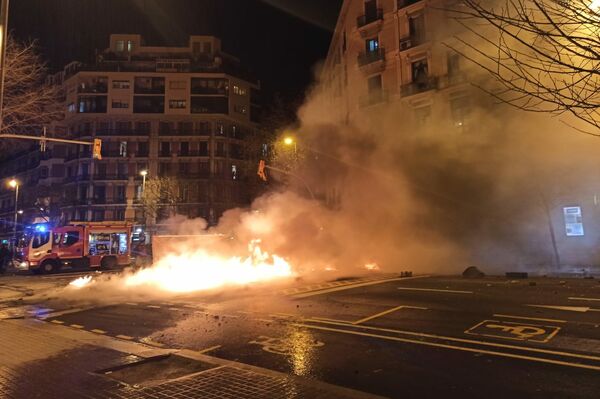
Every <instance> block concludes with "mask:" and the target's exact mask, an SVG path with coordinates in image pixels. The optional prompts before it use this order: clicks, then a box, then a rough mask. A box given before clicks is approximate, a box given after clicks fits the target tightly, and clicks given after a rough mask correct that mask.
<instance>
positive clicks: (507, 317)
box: [494, 314, 567, 323]
mask: <svg viewBox="0 0 600 399" xmlns="http://www.w3.org/2000/svg"><path fill="white" fill-rule="evenodd" d="M494 317H502V318H506V319H522V320H534V321H547V322H550V323H566V322H567V321H566V320H556V319H540V318H538V317H525V316H511V315H507V314H495V315H494Z"/></svg>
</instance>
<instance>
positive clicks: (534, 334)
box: [465, 320, 560, 342]
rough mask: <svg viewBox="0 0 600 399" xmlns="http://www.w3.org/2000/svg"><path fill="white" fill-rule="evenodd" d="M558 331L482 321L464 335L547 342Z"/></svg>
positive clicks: (522, 324) (534, 325) (537, 326)
mask: <svg viewBox="0 0 600 399" xmlns="http://www.w3.org/2000/svg"><path fill="white" fill-rule="evenodd" d="M559 330H560V327H554V326H541V325H537V324H525V323H511V322H508V321H497V320H484V321H482V322H481V323H479V324H477V325H475V326H474V327H471V328H470V329H468V330H467V331H465V334H470V335H482V336H485V337H493V338H502V339H511V340H516V341H532V342H548V341H550V340H551V339H552V338H554V336H555V335H556V334H557V333H558V331H559Z"/></svg>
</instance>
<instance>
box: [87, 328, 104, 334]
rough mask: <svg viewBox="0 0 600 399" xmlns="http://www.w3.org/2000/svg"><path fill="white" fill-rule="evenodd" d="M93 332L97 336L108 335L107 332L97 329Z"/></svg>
mask: <svg viewBox="0 0 600 399" xmlns="http://www.w3.org/2000/svg"><path fill="white" fill-rule="evenodd" d="M90 331H91V332H93V333H95V334H106V331H104V330H98V329H97V328H94V329H93V330H90Z"/></svg>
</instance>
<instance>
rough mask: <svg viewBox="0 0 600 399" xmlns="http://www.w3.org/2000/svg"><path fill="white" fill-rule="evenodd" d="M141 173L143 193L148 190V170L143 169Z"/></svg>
mask: <svg viewBox="0 0 600 399" xmlns="http://www.w3.org/2000/svg"><path fill="white" fill-rule="evenodd" d="M140 175H142V193H144V191H146V176H148V171H147V170H142V171H141V172H140Z"/></svg>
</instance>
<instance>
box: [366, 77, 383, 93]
mask: <svg viewBox="0 0 600 399" xmlns="http://www.w3.org/2000/svg"><path fill="white" fill-rule="evenodd" d="M367 85H368V88H369V94H376V93H380V92H381V89H382V88H383V83H382V81H381V75H375V76H371V77H370V78H369V80H368V81H367Z"/></svg>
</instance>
